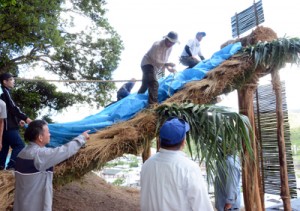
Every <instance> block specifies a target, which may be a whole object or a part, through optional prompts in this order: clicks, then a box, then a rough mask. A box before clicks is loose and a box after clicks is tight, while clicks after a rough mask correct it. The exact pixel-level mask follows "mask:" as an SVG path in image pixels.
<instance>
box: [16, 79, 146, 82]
mask: <svg viewBox="0 0 300 211" xmlns="http://www.w3.org/2000/svg"><path fill="white" fill-rule="evenodd" d="M15 80H19V81H47V82H64V83H66V82H69V83H80V82H85V83H107V82H129V81H132V80H54V79H53V80H52V79H28V78H15ZM135 81H142V80H135Z"/></svg>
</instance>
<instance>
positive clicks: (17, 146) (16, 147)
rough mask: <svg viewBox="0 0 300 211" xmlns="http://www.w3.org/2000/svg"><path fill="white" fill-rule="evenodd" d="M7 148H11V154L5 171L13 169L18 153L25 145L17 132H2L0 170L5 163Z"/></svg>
mask: <svg viewBox="0 0 300 211" xmlns="http://www.w3.org/2000/svg"><path fill="white" fill-rule="evenodd" d="M9 147H11V148H12V152H11V156H10V160H9V163H8V164H7V167H6V169H9V168H15V162H16V158H17V156H18V154H19V152H20V151H21V150H22V149H23V148H24V147H25V144H24V142H23V140H22V139H21V136H20V133H19V130H4V131H3V139H2V150H1V151H0V169H4V168H5V162H6V157H7V155H8V150H9Z"/></svg>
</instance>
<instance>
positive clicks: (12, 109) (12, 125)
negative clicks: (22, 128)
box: [1, 86, 28, 130]
mask: <svg viewBox="0 0 300 211" xmlns="http://www.w3.org/2000/svg"><path fill="white" fill-rule="evenodd" d="M1 88H2V90H3V93H2V94H1V99H2V100H3V101H4V102H5V103H6V111H7V119H6V121H5V125H4V128H5V129H4V130H17V129H19V122H20V120H24V121H26V119H27V118H28V117H27V116H26V114H24V113H23V112H22V111H21V110H20V109H19V107H17V106H16V104H15V102H14V101H13V99H12V98H11V96H10V92H9V89H8V88H6V87H4V86H1Z"/></svg>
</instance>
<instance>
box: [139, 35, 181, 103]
mask: <svg viewBox="0 0 300 211" xmlns="http://www.w3.org/2000/svg"><path fill="white" fill-rule="evenodd" d="M177 42H178V35H177V33H176V32H173V31H171V32H169V33H168V34H167V35H166V36H164V39H163V40H160V41H157V42H155V43H154V44H153V45H152V47H151V48H150V49H149V51H148V52H147V53H146V54H145V55H144V57H143V59H142V62H141V68H142V71H143V79H142V85H141V88H140V89H139V91H138V93H139V94H143V93H145V92H146V90H147V89H148V92H149V97H148V103H149V105H151V104H157V103H158V86H159V85H158V81H157V74H158V73H159V72H164V69H165V68H167V70H168V71H169V72H174V71H175V69H174V66H175V64H174V63H168V59H169V56H170V54H171V51H172V47H173V45H174V44H175V43H177ZM162 75H163V74H162Z"/></svg>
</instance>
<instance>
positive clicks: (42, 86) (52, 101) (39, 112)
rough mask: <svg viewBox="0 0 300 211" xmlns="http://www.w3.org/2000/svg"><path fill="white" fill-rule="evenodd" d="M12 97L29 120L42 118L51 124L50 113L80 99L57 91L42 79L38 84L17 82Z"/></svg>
mask: <svg viewBox="0 0 300 211" xmlns="http://www.w3.org/2000/svg"><path fill="white" fill-rule="evenodd" d="M40 79H41V78H40ZM12 97H13V99H14V101H15V102H16V104H17V105H18V106H19V107H20V109H21V110H22V111H23V112H24V113H26V114H27V115H28V116H29V117H30V118H32V119H35V118H37V117H38V116H39V117H41V116H43V117H42V118H43V119H45V120H47V122H52V120H51V118H50V116H51V112H53V111H59V110H61V109H63V108H65V107H68V106H71V105H73V104H74V103H76V102H77V101H78V100H79V99H80V96H78V95H75V94H72V93H63V92H60V91H57V87H56V86H55V85H53V84H49V83H47V82H46V81H45V80H42V79H41V81H38V82H18V83H17V85H16V87H15V89H13V90H12ZM78 97H79V98H78ZM81 100H82V97H81Z"/></svg>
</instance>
